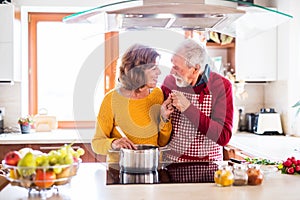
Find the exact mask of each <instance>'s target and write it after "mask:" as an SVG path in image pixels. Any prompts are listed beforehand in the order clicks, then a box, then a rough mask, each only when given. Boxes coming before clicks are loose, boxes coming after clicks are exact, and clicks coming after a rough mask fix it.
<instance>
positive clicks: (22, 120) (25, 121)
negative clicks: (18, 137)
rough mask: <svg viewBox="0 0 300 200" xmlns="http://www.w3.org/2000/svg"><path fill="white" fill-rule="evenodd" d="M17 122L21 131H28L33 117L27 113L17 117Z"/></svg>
mask: <svg viewBox="0 0 300 200" xmlns="http://www.w3.org/2000/svg"><path fill="white" fill-rule="evenodd" d="M18 124H20V129H21V132H22V133H30V130H31V124H33V117H32V116H31V115H27V116H26V117H19V119H18Z"/></svg>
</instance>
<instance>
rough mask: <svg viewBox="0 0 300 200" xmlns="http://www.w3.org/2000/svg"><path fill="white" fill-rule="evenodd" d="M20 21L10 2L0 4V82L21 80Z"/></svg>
mask: <svg viewBox="0 0 300 200" xmlns="http://www.w3.org/2000/svg"><path fill="white" fill-rule="evenodd" d="M20 38H21V30H20V21H19V20H16V19H15V10H14V6H13V5H12V4H0V83H1V82H14V81H20V80H21V72H20V70H21V68H20V66H21V65H20V55H21V53H20V51H21V48H20V47H21V41H20Z"/></svg>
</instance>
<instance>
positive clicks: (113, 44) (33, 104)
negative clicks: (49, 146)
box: [28, 12, 119, 129]
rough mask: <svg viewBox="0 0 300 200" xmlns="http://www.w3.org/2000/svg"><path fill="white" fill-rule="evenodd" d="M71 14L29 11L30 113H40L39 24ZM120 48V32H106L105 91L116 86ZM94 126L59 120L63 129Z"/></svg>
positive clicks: (90, 123) (59, 19)
mask: <svg viewBox="0 0 300 200" xmlns="http://www.w3.org/2000/svg"><path fill="white" fill-rule="evenodd" d="M70 14H73V13H44V12H29V13H28V112H29V113H30V115H36V114H38V81H37V80H38V77H37V70H38V64H37V24H38V22H46V21H52V22H55V21H62V20H63V18H64V17H65V16H68V15H70ZM113 49H115V50H113ZM116 49H117V51H116ZM118 49H119V40H118V32H109V33H105V66H106V67H105V80H108V81H104V87H105V88H104V91H105V93H106V92H108V91H109V90H110V89H112V88H114V86H115V82H114V81H115V71H116V63H117V58H118V56H119V51H118ZM94 127H95V121H58V128H61V129H73V128H94Z"/></svg>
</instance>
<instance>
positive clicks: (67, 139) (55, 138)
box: [0, 129, 94, 144]
mask: <svg viewBox="0 0 300 200" xmlns="http://www.w3.org/2000/svg"><path fill="white" fill-rule="evenodd" d="M93 135H94V129H56V130H53V131H51V132H35V131H34V130H32V132H31V133H27V134H22V133H5V134H0V143H1V144H53V143H64V144H66V143H73V142H75V143H76V142H78V143H90V142H91V139H92V137H93Z"/></svg>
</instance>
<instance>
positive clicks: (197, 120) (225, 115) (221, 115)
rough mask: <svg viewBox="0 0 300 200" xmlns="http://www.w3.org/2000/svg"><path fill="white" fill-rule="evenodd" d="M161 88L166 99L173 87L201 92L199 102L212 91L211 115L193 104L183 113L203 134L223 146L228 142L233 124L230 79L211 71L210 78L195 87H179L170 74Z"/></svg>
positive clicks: (190, 91) (191, 91) (179, 89)
mask: <svg viewBox="0 0 300 200" xmlns="http://www.w3.org/2000/svg"><path fill="white" fill-rule="evenodd" d="M161 88H162V90H163V92H164V97H165V99H166V98H167V97H168V95H169V93H170V92H171V91H172V90H173V89H176V90H178V91H184V92H189V93H197V94H201V95H200V98H199V102H201V101H202V100H203V99H202V98H203V96H204V94H209V93H210V94H211V95H212V112H211V116H206V115H205V114H204V113H202V112H201V111H200V110H198V109H197V108H196V107H195V106H194V105H193V104H191V105H190V106H189V107H188V108H187V109H186V110H185V111H184V112H183V114H184V115H185V116H186V117H187V118H188V119H189V120H190V121H191V122H192V124H194V125H195V126H196V127H197V128H198V130H199V131H200V132H201V134H205V135H206V136H207V137H208V138H209V139H211V140H213V141H215V142H216V143H217V144H219V145H221V146H225V145H226V144H228V142H229V140H230V138H231V136H232V124H233V97H232V84H231V82H230V81H229V80H228V79H226V78H224V77H223V76H221V75H219V74H217V73H215V72H210V73H209V77H208V80H207V81H205V82H204V83H202V84H200V85H197V86H194V87H185V88H180V87H177V85H176V82H175V79H174V77H173V76H172V75H169V76H167V77H166V78H165V80H164V83H163V85H162V87H161ZM202 94H203V95H202Z"/></svg>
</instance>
